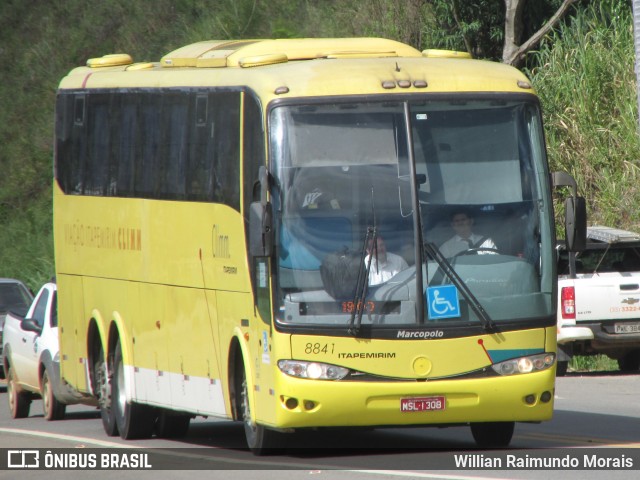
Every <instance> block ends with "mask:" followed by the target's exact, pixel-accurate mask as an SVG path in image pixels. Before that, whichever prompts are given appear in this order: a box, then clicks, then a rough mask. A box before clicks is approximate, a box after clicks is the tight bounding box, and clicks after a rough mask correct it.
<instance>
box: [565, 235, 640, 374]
mask: <svg viewBox="0 0 640 480" xmlns="http://www.w3.org/2000/svg"><path fill="white" fill-rule="evenodd" d="M558 296H559V298H558V347H559V348H558V356H559V357H558V367H557V374H558V375H564V374H565V372H566V370H567V365H568V363H569V360H570V359H571V356H573V355H595V354H605V355H607V356H609V357H610V358H612V359H615V360H617V361H618V365H619V366H620V369H621V370H623V371H637V370H638V369H639V367H640V235H638V234H636V233H633V232H629V231H626V230H620V229H616V228H610V227H602V226H594V227H588V228H587V248H586V249H585V250H584V251H583V252H580V253H576V254H573V253H567V252H566V251H565V250H563V249H562V247H559V248H558Z"/></svg>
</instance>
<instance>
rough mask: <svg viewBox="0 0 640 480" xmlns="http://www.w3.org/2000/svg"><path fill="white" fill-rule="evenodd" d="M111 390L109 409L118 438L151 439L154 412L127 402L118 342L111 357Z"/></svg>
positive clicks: (145, 406) (144, 406) (120, 349)
mask: <svg viewBox="0 0 640 480" xmlns="http://www.w3.org/2000/svg"><path fill="white" fill-rule="evenodd" d="M112 388H113V401H112V402H111V408H112V410H113V414H114V416H115V419H116V425H117V426H118V432H120V437H121V438H122V439H123V440H132V439H135V438H149V437H151V434H152V433H153V428H154V426H155V425H154V423H155V415H154V410H153V409H152V408H151V407H149V406H147V405H140V404H138V403H134V402H127V394H126V391H125V387H124V362H123V361H122V347H121V346H120V341H118V343H117V345H116V351H115V355H114V357H113V385H112Z"/></svg>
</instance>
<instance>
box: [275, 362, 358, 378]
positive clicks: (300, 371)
mask: <svg viewBox="0 0 640 480" xmlns="http://www.w3.org/2000/svg"><path fill="white" fill-rule="evenodd" d="M278 368H279V369H280V370H281V371H282V372H283V373H286V374H287V375H291V376H292V377H297V378H310V379H313V380H341V379H343V378H344V377H346V376H347V374H348V373H349V369H348V368H344V367H338V366H337V365H329V364H327V363H319V362H303V361H300V360H279V361H278Z"/></svg>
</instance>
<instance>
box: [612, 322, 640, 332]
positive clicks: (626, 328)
mask: <svg viewBox="0 0 640 480" xmlns="http://www.w3.org/2000/svg"><path fill="white" fill-rule="evenodd" d="M614 328H615V332H616V333H640V323H616V324H615V325H614Z"/></svg>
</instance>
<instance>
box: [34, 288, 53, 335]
mask: <svg viewBox="0 0 640 480" xmlns="http://www.w3.org/2000/svg"><path fill="white" fill-rule="evenodd" d="M47 303H49V291H48V290H44V291H43V292H42V295H40V298H39V299H38V303H36V308H35V309H34V310H33V317H32V318H33V319H34V320H35V321H36V323H37V324H38V325H39V326H40V327H43V326H44V319H45V317H46V315H47Z"/></svg>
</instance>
